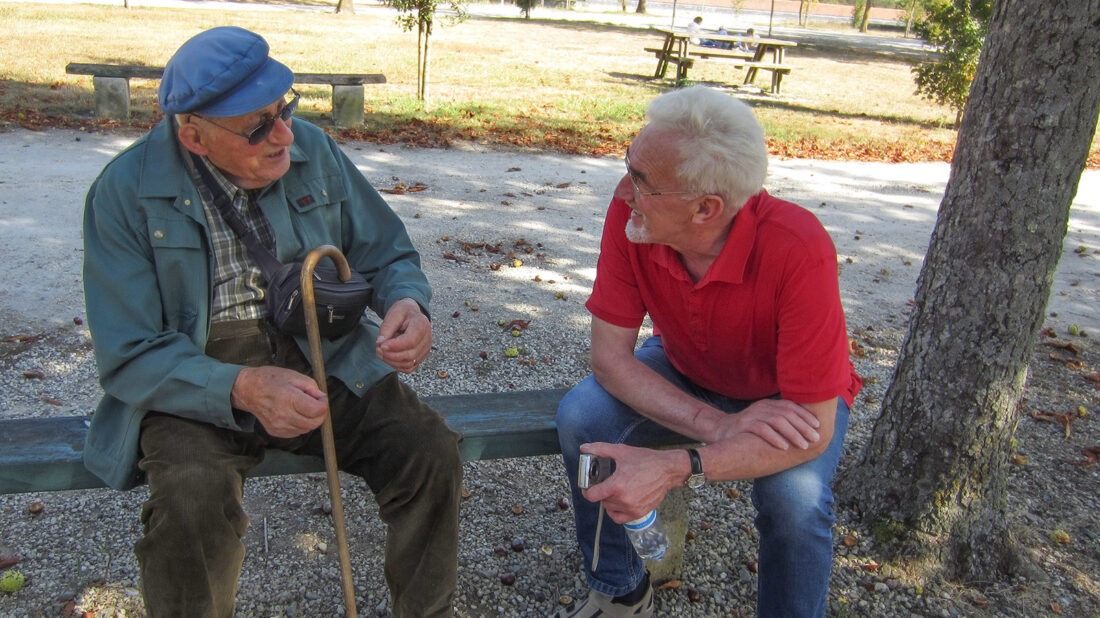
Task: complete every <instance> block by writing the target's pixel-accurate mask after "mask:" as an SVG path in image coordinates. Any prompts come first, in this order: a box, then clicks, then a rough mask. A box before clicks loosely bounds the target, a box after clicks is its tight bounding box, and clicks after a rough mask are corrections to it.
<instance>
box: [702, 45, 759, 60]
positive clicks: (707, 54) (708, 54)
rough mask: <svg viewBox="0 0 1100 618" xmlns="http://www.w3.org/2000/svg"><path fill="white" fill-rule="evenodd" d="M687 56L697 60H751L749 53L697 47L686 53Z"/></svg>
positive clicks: (751, 55)
mask: <svg viewBox="0 0 1100 618" xmlns="http://www.w3.org/2000/svg"><path fill="white" fill-rule="evenodd" d="M688 55H689V56H698V57H699V58H725V59H730V60H752V57H753V54H752V53H751V52H744V51H737V50H733V49H719V48H716V47H715V48H711V47H699V48H697V49H692V50H691V51H689V52H688Z"/></svg>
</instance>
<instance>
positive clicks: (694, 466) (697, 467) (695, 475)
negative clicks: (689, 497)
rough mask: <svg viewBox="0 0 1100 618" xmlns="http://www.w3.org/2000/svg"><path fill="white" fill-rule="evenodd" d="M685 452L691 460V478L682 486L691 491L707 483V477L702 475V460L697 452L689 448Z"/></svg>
mask: <svg viewBox="0 0 1100 618" xmlns="http://www.w3.org/2000/svg"><path fill="white" fill-rule="evenodd" d="M687 452H688V457H690V458H691V476H689V477H688V479H687V482H685V483H684V485H687V486H688V487H689V488H691V489H699V488H700V487H702V486H703V485H706V483H707V475H706V474H703V458H701V457H699V451H697V450H695V449H693V448H689V449H688V450H687Z"/></svg>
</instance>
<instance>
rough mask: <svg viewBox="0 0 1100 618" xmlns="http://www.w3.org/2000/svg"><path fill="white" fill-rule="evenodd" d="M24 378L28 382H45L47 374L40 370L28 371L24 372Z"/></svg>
mask: <svg viewBox="0 0 1100 618" xmlns="http://www.w3.org/2000/svg"><path fill="white" fill-rule="evenodd" d="M23 377H24V378H26V379H28V380H45V379H46V374H45V373H43V372H42V371H39V370H38V369H28V370H27V371H24V372H23Z"/></svg>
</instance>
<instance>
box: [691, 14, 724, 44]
mask: <svg viewBox="0 0 1100 618" xmlns="http://www.w3.org/2000/svg"><path fill="white" fill-rule="evenodd" d="M687 31H688V34H689V35H690V36H689V37H688V42H690V43H691V44H693V45H702V46H703V47H718V42H717V41H712V40H710V39H704V38H701V37H700V36H699V35H700V34H702V33H703V17H702V16H697V17H696V18H695V19H693V20H691V23H690V24H688V27H687Z"/></svg>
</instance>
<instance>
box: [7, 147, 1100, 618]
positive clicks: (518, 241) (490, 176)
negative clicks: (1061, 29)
mask: <svg viewBox="0 0 1100 618" xmlns="http://www.w3.org/2000/svg"><path fill="white" fill-rule="evenodd" d="M128 141H129V138H125V137H118V136H107V135H91V134H82V133H78V132H72V131H48V132H42V133H35V132H28V131H14V132H11V133H4V134H0V187H2V188H3V191H0V259H2V260H3V263H5V264H6V265H7V269H6V271H5V274H4V275H3V276H2V277H0V388H2V392H3V393H4V396H3V397H2V398H0V417H20V416H49V415H70V414H87V413H90V411H91V410H92V408H93V406H94V403H95V400H96V398H97V397H98V394H99V391H98V387H97V386H96V384H95V377H94V363H93V361H92V359H91V356H90V350H89V346H88V341H87V330H86V327H85V325H84V324H83V319H82V316H83V308H82V307H83V298H82V294H81V291H80V287H79V282H80V260H81V241H80V232H79V218H80V209H81V203H82V197H83V193H84V191H85V190H86V188H87V186H88V184H89V183H90V182H91V180H92V178H93V177H94V175H95V174H96V173H97V172H98V170H99V169H100V168H101V167H102V165H103V164H104V163H105V162H106V161H107V160H108V159H109V157H110V156H112V155H113V154H114V153H115V152H117V151H118V150H119V149H120V148H122V147H123V146H125V144H126V143H128ZM345 149H346V151H347V152H348V153H349V155H350V156H352V157H353V159H354V160H355V161H356V163H357V164H358V165H359V167H360V169H361V170H362V171H363V173H364V174H365V175H366V176H367V177H368V178H369V179H370V180H371V181H372V183H374V185H375V186H376V187H378V188H379V189H380V190H383V191H392V193H389V194H387V199H389V201H390V202H391V204H392V205H393V207H394V208H395V210H397V212H398V213H399V214H400V215H401V216H402V217H403V218H404V219H405V221H406V222H407V224H408V227H409V230H410V232H411V234H412V236H413V239H414V241H415V242H416V244H417V246H418V247H419V248H420V249H421V252H422V254H423V255H424V260H425V269H426V271H427V272H428V275H429V277H430V279H431V280H432V282H433V284H434V286H435V290H436V298H435V300H434V301H433V307H432V310H433V315H434V316H435V348H434V351H433V353H432V355H431V356H430V357H429V359H428V361H427V362H426V363H425V365H424V366H423V367H422V368H421V370H420V371H418V372H417V373H416V374H414V375H413V376H412V377H411V378H410V382H412V383H413V384H414V386H415V387H416V388H417V389H418V390H419V391H420V392H421V393H423V394H446V393H460V392H478V391H490V390H513V389H515V390H524V389H533V388H546V387H558V386H568V385H571V384H573V383H574V382H576V381H577V380H579V379H580V378H581V377H583V376H584V375H585V374H586V372H587V358H588V345H587V324H588V322H587V314H586V312H585V311H584V308H583V302H584V300H585V299H586V297H587V294H588V290H589V288H590V285H591V278H592V276H593V273H594V266H595V260H596V256H597V250H598V239H599V235H600V229H601V221H602V215H603V211H604V209H605V207H606V203H607V200H608V195H609V193H610V190H611V187H612V186H613V185H614V183H615V182H616V181H617V180H618V178H619V176H620V174H621V170H622V162H621V160H617V159H591V158H579V157H561V156H552V155H543V154H528V153H514V152H510V153H501V152H484V151H479V150H476V149H468V150H462V149H454V150H446V151H441V150H418V149H407V148H403V147H400V146H386V147H379V146H375V145H363V144H346V145H345ZM947 172H948V167H947V166H946V165H942V164H916V165H886V164H861V163H854V164H853V163H826V162H814V161H773V163H772V169H771V173H770V176H769V182H768V185H769V188H770V189H771V190H772V192H773V193H775V194H777V195H779V196H781V197H784V198H786V199H790V200H792V201H795V202H797V203H800V204H802V205H804V206H806V207H807V208H809V209H811V210H812V211H813V212H814V213H815V214H817V215H818V216H819V217H820V218H821V219H822V221H823V222H824V223H825V225H826V227H827V228H828V229H829V231H830V232H831V233H832V235H833V238H834V240H835V241H836V244H837V247H838V252H839V254H840V260H841V265H842V273H841V288H842V294H843V297H844V303H845V307H846V309H847V312H848V316H849V329H850V330H851V331H852V332H853V336H855V337H857V338H858V339H859V340H860V341H861V343H862V345H863V347H864V351H865V355H864V356H863V357H861V358H859V359H857V368H858V370H859V371H860V373H861V374H862V375H864V376H865V378H867V387H866V389H865V391H864V393H863V394H861V396H860V398H859V400H858V401H857V403H856V406H855V409H854V413H853V427H852V431H851V433H850V439H849V442H848V453H847V454H846V456H845V459H844V461H843V463H842V465H843V466H845V467H847V466H850V465H852V464H854V463H855V462H856V461H857V457H858V451H859V448H860V446H861V445H862V444H863V443H864V441H865V440H866V436H867V434H868V433H869V431H870V428H871V425H872V423H873V421H874V418H875V415H876V414H877V413H878V402H880V401H881V399H882V396H883V394H884V392H885V389H886V386H887V383H888V381H889V379H890V374H891V371H892V367H893V364H894V362H895V360H896V353H897V349H898V347H899V346H900V343H901V340H902V337H903V336H904V329H905V324H906V316H907V306H908V305H907V302H908V300H909V299H910V298H911V297H912V294H913V289H914V282H915V280H916V277H917V274H918V272H919V269H920V266H921V261H922V259H923V256H924V253H925V250H926V248H927V243H928V234H929V232H930V230H931V228H932V225H933V223H934V219H935V214H936V209H937V207H938V205H939V201H940V198H941V196H942V193H943V189H944V186H945V183H946V179H947ZM31 178H33V179H34V181H33V182H30V181H28V179H31ZM410 187H412V188H415V190H409V188H410ZM402 191H403V192H402ZM1081 247H1083V248H1085V249H1084V250H1080V249H1079V248H1081ZM1098 247H1100V173H1097V172H1088V173H1087V174H1086V177H1085V180H1084V181H1083V183H1082V187H1081V188H1080V190H1079V191H1078V200H1077V202H1076V203H1075V206H1074V211H1073V216H1072V220H1071V225H1070V230H1069V236H1068V238H1067V241H1066V252H1065V255H1064V256H1063V260H1062V265H1061V268H1060V270H1059V273H1058V275H1057V277H1056V280H1055V287H1054V293H1053V295H1052V299H1051V306H1050V312H1051V313H1052V314H1057V315H1052V316H1051V318H1050V319H1049V322H1048V325H1049V326H1050V328H1051V329H1052V331H1053V332H1055V333H1057V335H1058V336H1057V337H1056V338H1054V339H1049V338H1048V339H1045V340H1044V342H1045V343H1052V342H1061V343H1070V344H1072V345H1073V346H1074V350H1073V351H1071V350H1069V349H1068V348H1067V347H1065V346H1063V347H1059V348H1055V347H1050V346H1047V345H1043V346H1040V349H1039V352H1038V353H1037V355H1036V359H1037V360H1036V364H1035V366H1034V370H1033V377H1032V384H1031V387H1030V388H1029V391H1028V395H1027V400H1026V401H1025V406H1026V407H1025V410H1027V411H1048V412H1066V411H1070V410H1076V409H1077V406H1079V405H1080V406H1084V409H1085V411H1086V415H1085V416H1084V417H1081V418H1078V419H1077V420H1076V421H1075V422H1074V423H1073V426H1072V435H1071V436H1070V437H1069V438H1068V439H1067V438H1066V437H1065V435H1064V431H1063V429H1062V427H1061V426H1057V425H1055V424H1053V423H1045V422H1037V421H1034V420H1032V419H1031V418H1030V417H1028V416H1027V412H1025V418H1024V419H1023V420H1022V421H1021V426H1020V431H1019V441H1020V453H1021V455H1023V456H1025V457H1026V458H1027V461H1028V463H1027V464H1026V465H1021V466H1018V468H1017V469H1015V470H1014V474H1013V482H1014V487H1013V495H1012V496H1011V499H1012V504H1014V505H1018V506H1019V512H1018V513H1017V514H1015V515H1014V516H1013V524H1014V525H1016V526H1017V528H1018V530H1019V532H1018V535H1019V537H1020V540H1021V541H1022V543H1023V544H1024V545H1025V547H1026V548H1027V550H1028V552H1029V553H1030V554H1031V555H1032V556H1033V557H1034V559H1035V560H1036V562H1037V564H1038V565H1039V566H1038V568H1036V570H1035V572H1034V573H1033V574H1031V575H1030V576H1029V577H1028V578H1021V579H1019V580H1013V581H1005V582H994V583H992V584H990V585H988V586H985V587H983V588H982V589H981V591H980V592H979V591H978V590H977V589H970V588H960V587H956V586H950V585H946V584H938V585H932V586H926V587H924V588H918V587H917V586H915V585H914V584H912V583H911V580H910V579H909V578H908V577H907V575H906V574H905V573H904V572H903V571H901V570H900V569H898V568H896V567H893V566H891V565H888V564H884V565H881V566H878V565H877V563H876V562H875V560H876V555H875V548H874V543H873V541H872V540H871V536H870V534H869V532H868V531H867V530H865V529H863V528H862V527H861V525H860V524H858V523H857V522H856V521H855V520H854V518H853V516H852V514H851V513H848V512H844V511H841V512H840V513H838V516H839V520H838V527H837V535H836V545H837V557H836V561H835V577H834V583H833V587H832V593H831V604H830V606H831V609H830V611H831V614H832V615H836V616H910V615H930V616H969V615H975V616H1034V615H1038V614H1040V613H1049V612H1052V611H1054V608H1057V610H1058V613H1060V615H1063V616H1096V615H1100V582H1098V580H1097V573H1100V542H1098V538H1097V533H1096V532H1095V531H1094V527H1095V526H1094V522H1093V520H1094V519H1095V513H1096V512H1097V506H1098V505H1097V500H1098V498H1097V496H1100V491H1098V490H1100V466H1091V467H1083V466H1071V465H1069V464H1068V463H1067V461H1071V460H1080V459H1081V458H1082V456H1081V454H1080V452H1081V450H1082V449H1083V448H1087V447H1089V446H1092V445H1096V444H1100V425H1098V422H1097V420H1096V416H1097V414H1100V400H1098V398H1097V390H1096V388H1095V386H1093V385H1091V384H1090V383H1089V382H1088V381H1086V380H1085V379H1084V376H1086V375H1088V374H1090V373H1095V372H1096V371H1097V369H1096V367H1097V357H1098V352H1097V350H1096V346H1095V345H1094V344H1093V338H1090V337H1082V336H1080V335H1078V336H1076V337H1068V336H1067V335H1066V333H1067V331H1068V329H1069V326H1070V325H1071V324H1075V325H1078V327H1079V328H1081V329H1083V330H1084V331H1085V332H1086V333H1091V334H1093V336H1096V335H1097V334H1100V318H1098V316H1097V313H1096V311H1095V309H1094V308H1095V306H1096V305H1097V303H1098V301H1100V295H1098V289H1100V285H1098V283H1100V281H1098V279H1100V275H1098V272H1097V271H1098V269H1097V267H1096V263H1097V262H1096V260H1097V259H1098V257H1100V255H1098V254H1097V253H1096V249H1097V248H1098ZM510 253H512V254H514V257H513V256H512V255H509V254H510ZM515 259H519V260H520V261H522V265H518V266H517V265H515V263H514V260H515ZM515 319H520V320H529V321H530V325H529V327H528V328H527V329H526V330H524V331H523V332H522V333H521V335H520V337H518V338H514V337H512V335H511V334H509V333H507V332H505V331H504V330H502V329H501V328H500V326H499V325H498V324H499V323H500V321H501V320H503V321H505V322H510V321H512V320H515ZM510 346H518V347H519V348H520V351H521V354H520V356H519V358H513V359H509V358H506V357H505V356H504V349H505V348H507V347H510ZM1052 355H1054V356H1053V357H1052ZM33 371H40V372H42V375H43V376H44V377H43V378H42V379H30V378H27V377H26V375H25V372H33ZM465 471H466V479H465V487H466V490H467V492H468V497H467V498H466V500H465V502H464V505H463V529H462V536H461V555H460V591H459V598H458V608H459V611H460V613H461V614H462V615H465V616H532V615H544V614H547V613H549V612H550V611H552V610H553V609H554V608H555V607H556V606H557V605H558V603H559V602H561V600H562V599H563V598H564V597H569V596H573V597H576V596H581V595H583V594H585V593H586V588H585V586H584V585H583V582H582V580H581V579H580V576H579V573H580V563H579V562H580V561H579V554H578V552H577V551H576V549H575V547H574V541H573V534H572V526H573V524H572V515H571V513H570V512H569V510H568V504H567V503H565V504H564V508H563V502H562V499H563V498H564V497H565V496H566V495H567V490H566V485H565V480H564V477H563V474H562V472H561V466H560V463H559V461H558V460H557V458H554V457H542V458H532V459H526V460H505V461H498V462H477V463H470V464H467V465H466V469H465ZM344 492H345V498H344V501H345V508H346V509H347V518H348V523H349V535H350V537H351V543H352V548H351V552H352V556H353V564H354V568H355V575H356V590H357V593H358V595H359V604H358V606H359V611H360V613H361V614H362V615H380V616H381V615H386V613H387V612H386V606H387V595H386V590H385V586H384V584H383V581H382V574H381V570H380V569H381V554H382V549H381V548H382V542H383V538H384V531H383V529H382V527H381V525H380V524H379V521H378V518H377V514H376V509H375V507H374V503H373V501H372V500H370V499H369V497H365V495H366V494H365V491H364V487H363V486H362V484H361V483H358V482H357V481H356V480H355V479H352V478H350V477H345V481H344ZM748 493H749V492H748V485H747V484H743V483H728V484H720V485H713V486H710V487H708V488H707V489H706V490H705V491H703V492H701V493H700V494H699V495H697V496H695V497H693V498H692V503H691V509H692V512H691V534H692V537H693V538H692V539H691V540H689V543H688V546H687V555H686V557H685V565H684V571H683V574H682V578H681V580H680V584H681V585H679V586H671V587H668V588H666V589H663V590H661V591H660V592H658V594H657V607H658V610H659V613H660V614H661V615H677V616H720V615H724V616H731V615H732V616H748V615H752V607H753V597H754V591H753V590H754V585H755V575H754V574H753V568H754V556H755V543H756V539H755V532H754V531H753V528H752V515H753V511H752V507H751V505H750V503H749V498H748ZM144 495H145V492H144V489H141V488H139V489H135V490H133V491H130V492H115V491H109V490H92V491H78V492H62V493H51V494H24V495H15V496H2V497H0V560H2V559H3V558H4V557H9V556H18V557H19V559H20V560H21V561H20V562H19V563H18V565H17V566H16V568H17V569H18V570H20V571H21V572H23V573H24V574H25V575H26V576H27V584H26V587H25V588H24V589H23V590H21V591H20V592H18V593H16V594H13V595H5V594H0V616H2V617H4V618H8V617H12V618H21V617H23V616H58V615H65V616H68V615H76V616H79V615H81V614H80V612H82V611H83V612H94V615H95V616H96V617H97V618H103V617H105V616H130V617H133V616H144V612H143V610H142V609H141V601H140V598H139V596H138V594H137V592H136V586H137V571H136V564H135V561H134V558H133V554H132V551H131V548H132V544H133V542H134V541H135V540H136V539H137V535H138V533H139V522H138V510H139V508H140V504H141V501H142V500H143V498H144ZM325 502H326V488H325V483H324V480H323V476H321V475H303V476H297V477H280V478H273V479H260V480H256V481H251V482H250V483H249V484H248V486H247V489H246V506H247V510H248V513H249V515H250V517H251V519H252V526H251V529H250V531H249V533H248V535H247V537H246V544H247V549H248V558H247V561H246V564H245V567H244V573H243V575H242V579H241V591H240V595H239V615H241V616H245V617H249V618H250V617H253V616H255V617H261V616H262V617H269V616H270V617H275V616H337V615H341V613H342V609H341V607H340V603H341V601H340V584H339V577H340V576H339V569H338V565H337V561H336V552H335V548H334V545H333V534H332V531H331V525H330V522H329V518H328V517H327V516H326V515H325V513H324V505H325ZM39 508H40V512H37V514H35V513H32V511H39ZM1054 530H1064V531H1066V532H1067V533H1068V536H1069V539H1070V542H1069V543H1066V544H1061V543H1056V542H1053V541H1051V533H1052V532H1053V531H1054ZM513 577H514V581H513V579H512V578H513ZM74 612H75V613H74Z"/></svg>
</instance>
